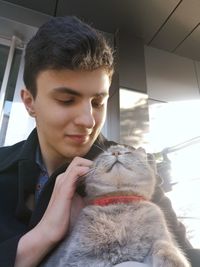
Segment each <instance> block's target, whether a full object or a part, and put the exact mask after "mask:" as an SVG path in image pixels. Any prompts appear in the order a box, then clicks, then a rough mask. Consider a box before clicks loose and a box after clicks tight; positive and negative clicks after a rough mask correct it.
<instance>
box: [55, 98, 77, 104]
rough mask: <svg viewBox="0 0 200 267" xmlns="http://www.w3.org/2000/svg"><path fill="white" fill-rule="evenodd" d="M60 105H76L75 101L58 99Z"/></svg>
mask: <svg viewBox="0 0 200 267" xmlns="http://www.w3.org/2000/svg"><path fill="white" fill-rule="evenodd" d="M57 101H58V102H59V103H60V104H63V105H70V104H73V103H74V99H57Z"/></svg>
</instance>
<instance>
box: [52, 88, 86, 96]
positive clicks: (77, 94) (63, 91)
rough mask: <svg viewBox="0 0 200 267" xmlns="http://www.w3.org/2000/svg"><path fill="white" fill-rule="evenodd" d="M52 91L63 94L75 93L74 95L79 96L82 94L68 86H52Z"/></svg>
mask: <svg viewBox="0 0 200 267" xmlns="http://www.w3.org/2000/svg"><path fill="white" fill-rule="evenodd" d="M53 93H65V94H70V95H75V96H81V95H82V94H81V93H79V92H77V91H76V90H74V89H71V88H68V87H56V88H53Z"/></svg>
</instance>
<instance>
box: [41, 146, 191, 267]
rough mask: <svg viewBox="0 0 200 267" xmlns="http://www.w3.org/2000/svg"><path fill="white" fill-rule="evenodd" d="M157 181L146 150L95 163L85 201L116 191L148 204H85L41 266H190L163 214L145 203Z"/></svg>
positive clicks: (119, 150) (119, 149)
mask: <svg viewBox="0 0 200 267" xmlns="http://www.w3.org/2000/svg"><path fill="white" fill-rule="evenodd" d="M117 160H118V163H117V164H114V163H116V161H117ZM113 164H114V165H113ZM111 167H112V168H111ZM155 182H156V168H155V162H154V161H153V159H152V158H150V159H148V157H147V154H146V152H145V151H144V150H142V149H137V150H134V149H132V148H130V147H126V146H120V145H116V146H112V147H110V148H109V149H108V150H107V151H105V152H104V153H102V154H101V155H100V156H99V157H98V158H97V159H96V160H95V161H94V166H93V170H92V171H91V172H90V173H89V174H88V176H87V177H86V180H85V184H86V192H87V196H88V198H95V197H97V196H100V195H105V194H108V195H109V194H113V192H114V193H115V194H116V193H117V192H120V194H122V193H124V194H125V193H126V194H135V195H142V196H143V197H144V198H145V199H146V201H143V200H142V201H135V202H131V203H128V204H124V203H120V204H112V205H108V206H97V205H88V206H87V207H85V208H84V209H83V210H82V212H81V214H80V216H79V219H78V221H77V223H76V225H75V226H74V228H73V230H72V232H71V234H70V235H69V237H68V238H66V239H65V240H64V241H63V242H62V243H61V244H60V245H59V246H58V248H57V249H56V250H55V251H54V252H53V253H52V254H51V256H50V257H49V258H48V259H47V261H46V262H45V263H44V264H42V265H41V266H42V267H47V266H48V267H55V266H56V267H64V266H66V267H85V266H87V267H111V266H113V265H115V264H118V263H121V262H125V261H138V262H144V261H145V262H149V263H150V264H151V265H152V266H153V267H190V264H189V263H188V261H187V260H186V258H185V257H184V255H183V253H182V252H181V250H180V249H179V248H178V246H177V244H176V242H175V240H174V239H173V237H172V235H171V234H170V232H169V230H168V227H167V225H166V222H165V219H164V215H163V213H162V211H161V210H160V208H159V207H158V206H156V205H155V204H153V203H152V202H150V201H149V200H150V199H151V196H152V194H153V192H154V187H155Z"/></svg>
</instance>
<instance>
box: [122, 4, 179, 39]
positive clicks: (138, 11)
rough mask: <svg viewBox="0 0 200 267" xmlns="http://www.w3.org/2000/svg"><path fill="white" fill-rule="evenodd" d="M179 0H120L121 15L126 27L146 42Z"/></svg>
mask: <svg viewBox="0 0 200 267" xmlns="http://www.w3.org/2000/svg"><path fill="white" fill-rule="evenodd" d="M180 2H181V0H168V1H160V0H151V1H146V0H140V1H133V0H130V1H120V5H121V6H120V7H119V8H120V10H123V11H124V12H123V13H122V15H121V18H122V20H123V23H121V25H125V27H126V29H129V32H130V31H131V32H132V33H134V34H135V35H136V36H137V37H140V38H142V39H143V40H144V42H145V43H146V44H148V43H149V42H150V41H151V39H152V38H153V36H154V35H155V34H156V33H157V31H158V30H159V29H160V27H162V25H163V24H164V23H165V21H166V20H167V18H168V17H169V15H170V14H171V13H172V12H173V10H174V9H175V8H176V6H177V5H178V4H179V3H180Z"/></svg>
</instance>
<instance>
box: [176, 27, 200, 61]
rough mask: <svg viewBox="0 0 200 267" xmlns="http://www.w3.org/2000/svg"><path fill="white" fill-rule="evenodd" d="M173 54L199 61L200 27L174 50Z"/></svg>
mask: <svg viewBox="0 0 200 267" xmlns="http://www.w3.org/2000/svg"><path fill="white" fill-rule="evenodd" d="M175 53H176V54H178V55H180V56H184V57H189V58H192V59H194V60H198V61H200V25H198V27H197V28H196V29H195V30H194V31H193V32H192V33H191V34H190V35H189V36H188V38H187V39H186V40H185V41H184V42H183V43H182V44H181V45H180V46H179V47H178V48H177V49H176V51H175Z"/></svg>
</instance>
